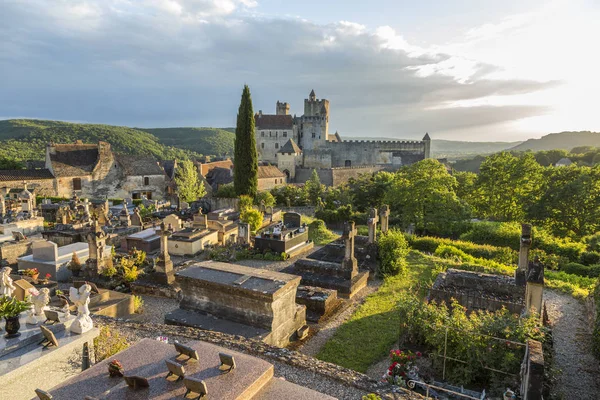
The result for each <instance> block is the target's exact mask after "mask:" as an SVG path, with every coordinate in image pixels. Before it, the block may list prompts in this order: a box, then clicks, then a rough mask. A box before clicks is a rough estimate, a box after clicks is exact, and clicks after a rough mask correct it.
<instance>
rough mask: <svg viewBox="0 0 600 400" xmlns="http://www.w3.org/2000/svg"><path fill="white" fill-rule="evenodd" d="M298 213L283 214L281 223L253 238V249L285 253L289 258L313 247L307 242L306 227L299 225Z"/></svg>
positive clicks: (299, 217) (271, 226)
mask: <svg viewBox="0 0 600 400" xmlns="http://www.w3.org/2000/svg"><path fill="white" fill-rule="evenodd" d="M300 220H301V216H300V214H298V213H291V212H290V213H285V214H284V215H283V222H281V223H275V224H272V225H270V226H269V227H267V228H266V229H265V230H263V231H262V232H261V233H260V234H258V235H256V237H255V238H254V247H255V248H256V249H257V250H260V251H262V252H272V253H275V254H281V253H286V254H287V255H289V256H290V257H292V256H294V255H297V254H300V253H302V252H305V251H307V250H309V249H311V248H312V247H313V243H312V242H311V241H309V240H308V226H307V225H306V224H301V222H300Z"/></svg>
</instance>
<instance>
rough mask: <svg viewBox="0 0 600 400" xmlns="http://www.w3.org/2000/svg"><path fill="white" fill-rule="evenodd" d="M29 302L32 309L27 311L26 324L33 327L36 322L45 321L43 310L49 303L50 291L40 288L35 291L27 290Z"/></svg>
mask: <svg viewBox="0 0 600 400" xmlns="http://www.w3.org/2000/svg"><path fill="white" fill-rule="evenodd" d="M29 296H30V301H31V303H33V308H32V309H31V310H30V311H29V315H28V316H27V320H26V321H25V322H26V323H28V324H31V325H35V324H37V323H38V322H43V321H45V320H46V316H45V314H44V309H45V308H46V306H47V305H48V303H50V289H48V288H42V289H40V290H39V291H37V290H36V289H35V288H32V289H29Z"/></svg>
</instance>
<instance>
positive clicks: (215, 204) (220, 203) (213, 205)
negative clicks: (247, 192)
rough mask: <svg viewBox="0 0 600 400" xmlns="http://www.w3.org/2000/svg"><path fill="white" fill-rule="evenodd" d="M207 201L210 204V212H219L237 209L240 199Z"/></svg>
mask: <svg viewBox="0 0 600 400" xmlns="http://www.w3.org/2000/svg"><path fill="white" fill-rule="evenodd" d="M207 200H208V201H209V202H210V211H214V210H221V209H224V208H233V209H235V210H237V209H238V207H239V203H240V199H237V198H231V199H230V198H227V197H209V198H207Z"/></svg>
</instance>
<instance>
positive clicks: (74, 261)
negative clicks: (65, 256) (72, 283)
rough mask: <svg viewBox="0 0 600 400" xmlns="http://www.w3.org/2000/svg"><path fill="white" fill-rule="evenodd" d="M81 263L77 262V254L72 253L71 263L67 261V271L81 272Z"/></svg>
mask: <svg viewBox="0 0 600 400" xmlns="http://www.w3.org/2000/svg"><path fill="white" fill-rule="evenodd" d="M81 267H82V265H81V261H79V256H77V252H75V251H74V252H73V256H72V257H71V261H69V264H68V265H67V269H69V271H79V270H81Z"/></svg>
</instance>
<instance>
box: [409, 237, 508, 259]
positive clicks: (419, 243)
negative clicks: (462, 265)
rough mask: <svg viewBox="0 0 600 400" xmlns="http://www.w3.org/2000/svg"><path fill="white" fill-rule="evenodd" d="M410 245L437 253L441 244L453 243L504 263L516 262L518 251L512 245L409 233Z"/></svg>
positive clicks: (464, 249)
mask: <svg viewBox="0 0 600 400" xmlns="http://www.w3.org/2000/svg"><path fill="white" fill-rule="evenodd" d="M407 240H408V243H409V244H410V246H411V247H412V248H413V249H415V250H419V251H424V252H427V253H435V251H436V250H437V248H438V246H440V245H443V244H445V245H451V246H454V247H456V248H457V249H459V250H462V251H463V252H465V253H467V254H470V255H472V256H473V257H476V258H486V259H488V260H494V261H496V262H499V263H502V264H507V265H511V264H516V262H517V258H518V253H517V252H516V251H515V250H512V249H511V248H510V247H496V246H490V245H485V244H476V243H473V242H467V241H463V240H451V239H445V238H437V237H432V236H415V235H407Z"/></svg>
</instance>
